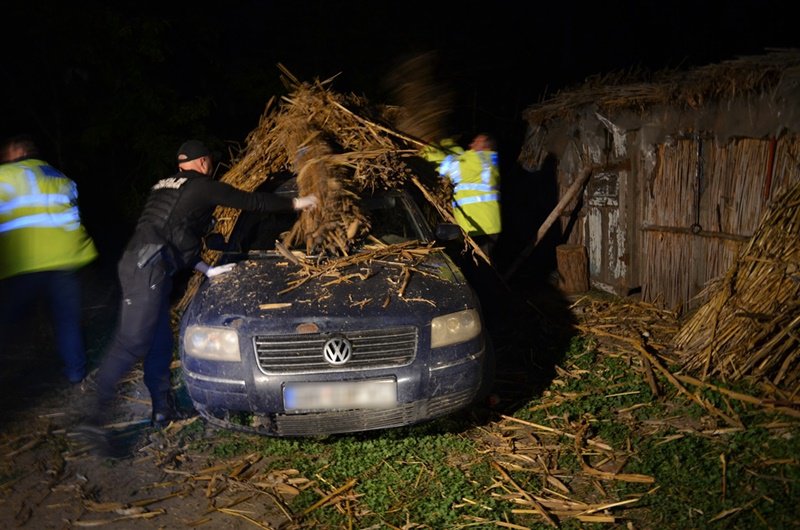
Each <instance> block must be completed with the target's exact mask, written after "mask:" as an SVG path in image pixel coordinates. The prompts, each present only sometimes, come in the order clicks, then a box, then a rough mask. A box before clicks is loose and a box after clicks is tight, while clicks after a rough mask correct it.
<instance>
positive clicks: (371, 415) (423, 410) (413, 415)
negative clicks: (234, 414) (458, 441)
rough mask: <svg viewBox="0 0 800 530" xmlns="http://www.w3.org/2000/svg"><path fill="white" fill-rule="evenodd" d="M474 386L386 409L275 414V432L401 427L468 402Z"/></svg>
mask: <svg viewBox="0 0 800 530" xmlns="http://www.w3.org/2000/svg"><path fill="white" fill-rule="evenodd" d="M474 395H475V390H463V391H461V392H457V393H455V394H448V395H446V396H438V397H435V398H432V399H430V400H428V401H421V402H416V403H406V404H404V405H400V406H398V407H395V408H391V409H387V410H371V409H361V410H342V411H327V412H314V413H307V414H275V415H273V416H272V421H273V424H274V429H275V432H276V433H277V434H278V435H280V436H315V435H322V434H330V433H344V432H358V431H366V430H371V429H387V428H390V427H400V426H402V425H409V424H412V423H416V422H419V421H422V420H429V419H433V418H436V417H440V416H444V415H446V414H449V413H451V412H454V411H456V410H458V409H461V408H463V407H465V406H467V405H468V404H469V403H470V401H471V400H472V399H473V397H474Z"/></svg>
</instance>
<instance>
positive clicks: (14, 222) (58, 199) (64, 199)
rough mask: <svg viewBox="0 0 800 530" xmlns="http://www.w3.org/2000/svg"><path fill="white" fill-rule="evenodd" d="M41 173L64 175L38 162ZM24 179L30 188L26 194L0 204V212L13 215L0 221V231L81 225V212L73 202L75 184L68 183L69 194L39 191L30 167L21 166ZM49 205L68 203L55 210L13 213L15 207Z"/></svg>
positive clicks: (34, 174)
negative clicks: (61, 209)
mask: <svg viewBox="0 0 800 530" xmlns="http://www.w3.org/2000/svg"><path fill="white" fill-rule="evenodd" d="M39 169H40V170H41V172H42V174H43V175H45V176H46V177H53V178H65V177H64V175H63V174H61V173H60V172H59V171H58V170H57V169H55V168H53V167H52V166H47V165H42V166H39ZM23 172H24V175H25V180H27V183H28V189H29V190H30V192H29V193H28V194H27V195H19V196H17V197H14V198H13V199H11V200H10V201H7V202H4V203H3V204H0V214H7V215H8V216H9V217H12V219H11V220H10V221H6V222H4V223H0V233H2V232H8V231H10V230H17V229H20V228H30V227H41V228H58V227H60V228H63V229H65V230H77V229H78V228H79V227H80V221H81V219H80V214H79V212H78V208H77V207H76V206H72V204H73V195H74V194H75V189H74V187H75V186H74V184H72V185H71V186H70V192H71V193H70V194H63V193H41V191H40V190H39V183H38V181H37V178H36V173H35V172H34V171H33V170H32V169H30V168H27V167H26V168H23ZM51 206H67V207H68V208H67V209H65V210H63V211H60V212H57V213H52V212H37V213H32V214H28V215H19V216H14V213H13V212H14V210H16V209H18V208H36V207H40V208H48V207H51Z"/></svg>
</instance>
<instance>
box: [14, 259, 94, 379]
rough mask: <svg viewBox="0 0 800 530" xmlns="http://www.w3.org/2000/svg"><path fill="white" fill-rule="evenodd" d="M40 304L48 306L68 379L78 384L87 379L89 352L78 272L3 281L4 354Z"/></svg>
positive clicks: (52, 272) (54, 273)
mask: <svg viewBox="0 0 800 530" xmlns="http://www.w3.org/2000/svg"><path fill="white" fill-rule="evenodd" d="M39 301H44V302H46V303H47V307H48V310H49V313H50V319H51V321H52V323H53V330H54V334H55V341H56V348H57V349H58V354H59V355H60V356H61V360H62V361H63V363H64V375H65V376H66V377H67V379H68V380H69V381H70V382H72V383H77V382H79V381H80V380H81V379H83V377H84V376H85V375H86V352H85V350H84V343H83V334H82V331H81V286H80V281H79V279H78V273H77V272H75V271H41V272H32V273H27V274H20V275H18V276H12V277H11V278H6V279H4V280H2V281H0V350H2V349H4V348H5V347H6V345H7V344H8V343H9V341H10V340H11V337H12V335H11V334H12V333H14V332H15V328H16V326H17V324H19V323H20V322H22V321H23V319H25V318H28V317H29V316H30V315H31V312H32V311H33V309H34V307H35V305H36V303H37V302H39Z"/></svg>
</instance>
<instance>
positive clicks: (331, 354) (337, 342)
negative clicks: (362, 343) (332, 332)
mask: <svg viewBox="0 0 800 530" xmlns="http://www.w3.org/2000/svg"><path fill="white" fill-rule="evenodd" d="M322 355H323V356H324V357H325V360H326V361H328V362H329V363H330V364H344V363H346V362H347V361H349V360H350V357H352V356H353V345H352V344H350V341H349V340H347V339H345V338H344V337H335V338H333V339H330V340H329V341H328V342H326V343H325V347H324V348H323V349H322Z"/></svg>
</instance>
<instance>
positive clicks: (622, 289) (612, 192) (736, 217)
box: [564, 135, 800, 312]
mask: <svg viewBox="0 0 800 530" xmlns="http://www.w3.org/2000/svg"><path fill="white" fill-rule="evenodd" d="M654 154H655V164H650V165H649V166H648V164H645V163H644V162H643V161H642V160H636V161H635V163H632V164H631V167H632V171H630V172H629V171H625V170H616V171H613V172H599V173H598V174H596V175H593V176H592V179H591V180H590V183H589V185H588V186H587V188H586V190H585V192H584V197H583V205H582V208H581V212H580V217H579V221H578V223H577V224H576V226H575V227H574V230H573V232H572V233H571V234H570V235H569V242H570V243H576V244H583V245H585V246H586V247H587V250H588V252H589V262H590V274H591V279H592V283H593V285H594V286H595V287H600V288H602V289H605V290H608V291H611V292H615V293H617V294H623V295H624V294H627V293H629V292H632V291H634V290H638V289H639V288H640V289H641V292H642V298H643V300H645V301H647V302H652V303H655V304H657V305H659V306H661V307H666V308H669V309H675V310H678V311H679V312H682V311H685V310H687V309H689V308H691V307H692V306H693V301H692V298H693V297H694V296H695V295H697V294H698V293H699V292H700V291H701V290H702V289H703V287H704V286H705V285H706V284H707V283H708V282H709V281H710V280H712V279H714V278H716V277H717V276H719V275H721V274H723V273H724V272H725V271H726V270H727V269H728V268H729V267H730V265H731V264H732V263H733V260H734V259H735V258H736V256H737V253H738V251H739V249H740V247H741V246H742V244H743V243H744V242H746V241H747V240H748V238H749V237H750V236H751V235H752V234H753V232H754V231H755V229H756V227H757V226H758V223H759V220H760V218H761V215H762V213H763V212H764V210H765V208H766V206H767V204H768V201H770V200H772V199H773V198H775V197H776V196H777V195H778V194H779V193H780V192H781V191H783V190H784V189H786V187H787V186H788V184H789V183H790V182H794V181H796V180H798V179H800V138H798V136H796V135H785V136H782V137H780V138H778V139H763V140H762V139H736V140H733V141H732V142H729V143H728V144H726V145H718V144H717V142H716V141H715V140H714V138H713V137H711V136H709V135H701V136H700V137H699V138H698V137H697V136H690V137H687V138H682V139H677V140H673V141H671V142H668V143H664V144H661V145H658V146H657V147H656V148H655V153H654ZM634 156H642V155H641V154H640V151H635V155H634ZM565 178H568V177H567V176H565ZM567 184H568V183H567V182H565V183H564V185H567Z"/></svg>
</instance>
